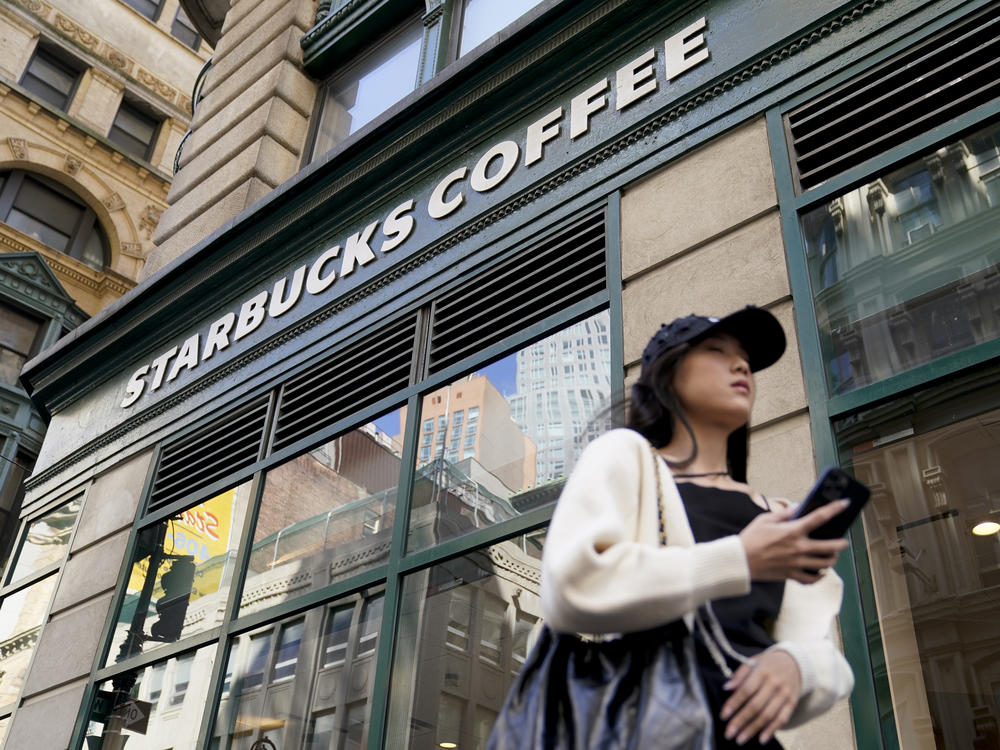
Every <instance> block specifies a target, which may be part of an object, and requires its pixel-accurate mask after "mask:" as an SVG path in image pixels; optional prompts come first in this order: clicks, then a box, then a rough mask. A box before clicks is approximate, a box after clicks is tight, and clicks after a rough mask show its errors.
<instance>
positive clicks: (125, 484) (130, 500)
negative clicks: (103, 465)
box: [72, 452, 152, 552]
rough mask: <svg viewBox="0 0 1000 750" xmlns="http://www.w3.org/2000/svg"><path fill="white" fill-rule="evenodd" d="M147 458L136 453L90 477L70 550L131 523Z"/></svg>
mask: <svg viewBox="0 0 1000 750" xmlns="http://www.w3.org/2000/svg"><path fill="white" fill-rule="evenodd" d="M151 457H152V454H151V453H148V452H147V453H142V454H139V455H138V456H135V457H133V458H130V459H128V460H127V461H125V462H124V463H121V464H119V465H118V466H116V467H115V468H113V469H112V470H111V471H109V472H106V473H105V474H102V475H101V476H99V477H97V479H95V480H94V483H93V484H92V485H91V487H90V489H89V490H88V491H87V497H86V500H85V502H84V505H83V512H82V513H81V514H80V521H79V523H78V525H77V529H76V535H75V536H74V537H73V547H72V551H73V552H75V551H76V550H82V549H83V548H84V547H87V546H89V545H91V544H93V543H94V542H96V541H98V540H99V539H104V538H105V537H107V536H110V535H111V534H113V533H115V532H116V531H120V530H121V529H125V528H128V527H130V526H131V525H132V522H133V521H134V520H135V512H136V509H137V508H138V506H139V498H140V496H141V495H142V488H143V485H144V484H145V482H146V473H147V472H148V471H149V460H150V458H151Z"/></svg>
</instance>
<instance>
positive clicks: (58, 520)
mask: <svg viewBox="0 0 1000 750" xmlns="http://www.w3.org/2000/svg"><path fill="white" fill-rule="evenodd" d="M80 506H81V498H74V499H73V500H71V501H69V502H68V503H66V504H65V505H60V506H59V507H58V508H56V509H55V510H52V511H50V512H48V513H46V514H45V515H43V516H40V517H39V518H37V519H35V520H34V521H32V522H31V523H29V524H28V526H27V528H26V529H25V530H24V532H23V533H22V536H21V543H20V545H19V549H18V551H17V562H16V563H15V565H14V571H13V572H12V573H11V575H10V580H11V581H12V582H13V581H18V580H20V579H21V578H24V577H25V576H27V575H29V574H31V573H33V572H35V571H36V570H41V569H42V568H44V567H46V566H48V565H52V564H53V563H57V562H59V561H61V560H62V559H63V558H64V557H65V556H66V546H67V545H68V544H69V537H70V534H71V533H72V531H73V525H74V524H75V523H76V517H77V516H78V515H79V514H80Z"/></svg>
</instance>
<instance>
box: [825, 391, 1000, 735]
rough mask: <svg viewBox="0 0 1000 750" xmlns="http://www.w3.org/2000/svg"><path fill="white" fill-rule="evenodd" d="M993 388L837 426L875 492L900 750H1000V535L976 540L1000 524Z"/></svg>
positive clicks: (889, 691)
mask: <svg viewBox="0 0 1000 750" xmlns="http://www.w3.org/2000/svg"><path fill="white" fill-rule="evenodd" d="M976 379H977V380H978V382H980V383H982V382H983V380H984V379H985V378H983V376H982V375H978V376H976ZM989 382H990V383H991V385H990V387H989V388H988V389H987V390H986V391H979V392H977V393H976V394H975V398H970V394H969V390H968V387H964V388H958V389H956V392H957V391H962V392H963V396H962V397H961V399H960V400H961V402H962V403H959V401H958V400H952V401H944V400H943V398H942V396H943V395H944V394H942V393H941V392H934V391H927V392H924V393H920V394H917V395H915V396H913V397H912V398H907V399H904V400H897V401H895V402H893V403H891V404H889V405H888V406H884V407H878V408H875V409H872V410H870V411H868V412H865V413H863V414H860V415H857V416H855V417H851V418H848V419H844V420H841V421H840V422H838V423H837V424H836V428H837V432H838V440H839V443H840V448H841V451H842V456H843V458H844V461H845V463H846V464H847V465H852V466H853V469H854V471H855V473H856V474H857V476H858V478H859V479H861V480H862V481H864V482H866V483H867V484H869V485H870V486H871V488H872V490H873V493H872V501H871V502H870V503H869V504H868V506H867V508H866V509H865V511H864V513H863V515H862V519H863V524H864V535H865V543H866V545H867V550H868V556H869V560H870V565H871V574H872V586H873V589H874V593H875V607H876V610H877V611H876V612H875V613H870V616H871V617H872V618H873V619H874V617H876V616H877V620H878V624H879V626H880V632H881V639H882V650H883V652H884V656H885V660H884V663H882V664H879V665H876V676H877V678H879V679H880V680H881V681H883V682H884V683H885V684H886V690H885V693H884V697H885V699H886V700H888V699H889V698H890V696H891V701H892V708H893V711H894V712H895V723H896V729H897V731H898V732H899V746H900V747H905V748H915V749H916V750H920V749H921V748H927V749H928V750H930V749H931V748H936V749H937V750H952V749H954V750H959V749H964V748H980V747H982V748H986V747H991V748H992V747H1000V731H998V722H1000V637H998V632H1000V631H998V629H997V627H996V623H997V620H998V619H1000V596H998V593H1000V534H998V533H996V532H993V533H987V534H985V535H982V536H980V535H977V534H976V533H974V532H973V528H975V527H976V526H977V525H978V524H981V523H983V522H984V521H993V522H998V521H1000V465H998V463H997V461H996V456H997V455H998V453H1000V376H998V375H997V374H994V375H993V376H991V377H990V378H989ZM966 386H968V384H966ZM977 407H978V408H977ZM986 530H987V531H989V530H990V529H989V528H988V529H986Z"/></svg>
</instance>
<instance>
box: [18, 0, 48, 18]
mask: <svg viewBox="0 0 1000 750" xmlns="http://www.w3.org/2000/svg"><path fill="white" fill-rule="evenodd" d="M18 1H19V2H20V3H21V5H23V6H24V7H25V8H27V9H28V10H30V11H31V12H32V13H34V14H36V15H38V16H41V17H42V18H45V17H46V16H48V15H49V11H50V10H51V8H49V6H47V5H46V4H45V3H43V2H41V0H18Z"/></svg>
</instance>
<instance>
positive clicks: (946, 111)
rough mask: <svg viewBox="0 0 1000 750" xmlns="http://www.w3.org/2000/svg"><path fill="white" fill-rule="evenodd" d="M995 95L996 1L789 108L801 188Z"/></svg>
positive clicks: (999, 28)
mask: <svg viewBox="0 0 1000 750" xmlns="http://www.w3.org/2000/svg"><path fill="white" fill-rule="evenodd" d="M998 95H1000V3H993V4H991V5H989V6H988V7H986V8H984V9H983V10H981V11H980V12H979V13H976V14H974V15H972V16H969V17H968V18H963V19H962V20H961V21H959V22H957V23H955V24H952V25H951V26H949V27H948V28H946V29H944V30H942V31H941V32H939V33H937V34H935V35H933V36H931V37H930V38H928V39H926V40H924V41H923V42H920V43H919V44H916V45H914V46H913V47H911V48H909V49H907V50H906V51H905V52H902V53H900V54H898V55H896V56H894V57H892V58H890V59H889V60H886V61H885V62H883V63H882V64H881V65H878V66H876V67H875V68H874V69H872V70H868V71H866V72H865V73H863V74H861V75H858V76H855V77H854V78H852V79H851V80H849V81H847V82H846V83H844V84H842V85H840V86H838V87H837V88H835V89H833V90H832V91H829V92H827V93H826V94H824V95H823V96H821V97H819V98H817V99H814V100H813V101H811V102H809V103H808V104H806V105H803V106H802V107H799V108H798V109H796V110H794V111H792V112H789V113H788V115H787V120H786V127H787V128H788V131H789V134H790V138H789V141H790V149H791V157H792V162H793V164H794V165H795V168H796V172H797V176H798V180H799V186H800V188H801V189H802V190H808V189H809V188H812V187H815V186H816V185H819V184H820V183H822V182H825V181H826V180H828V179H830V178H831V177H833V176H835V175H837V174H839V173H841V172H843V171H845V170H847V169H850V168H851V167H854V166H857V165H858V164H861V163H862V162H863V161H865V160H867V159H870V158H872V157H873V156H877V155H878V154H880V153H883V152H884V151H886V150H887V149H890V148H892V147H894V146H898V145H899V144H901V143H903V142H905V141H907V140H909V139H910V138H913V137H914V136H917V135H919V134H921V133H923V132H926V131H927V130H929V129H931V128H934V127H937V126H938V125H941V124H943V123H945V122H947V121H949V120H951V119H952V118H954V117H957V116H958V115H961V114H962V113H964V112H968V111H969V110H971V109H974V108H975V107H978V106H979V105H981V104H984V103H986V102H988V101H990V100H991V99H994V98H996V97H997V96H998Z"/></svg>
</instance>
